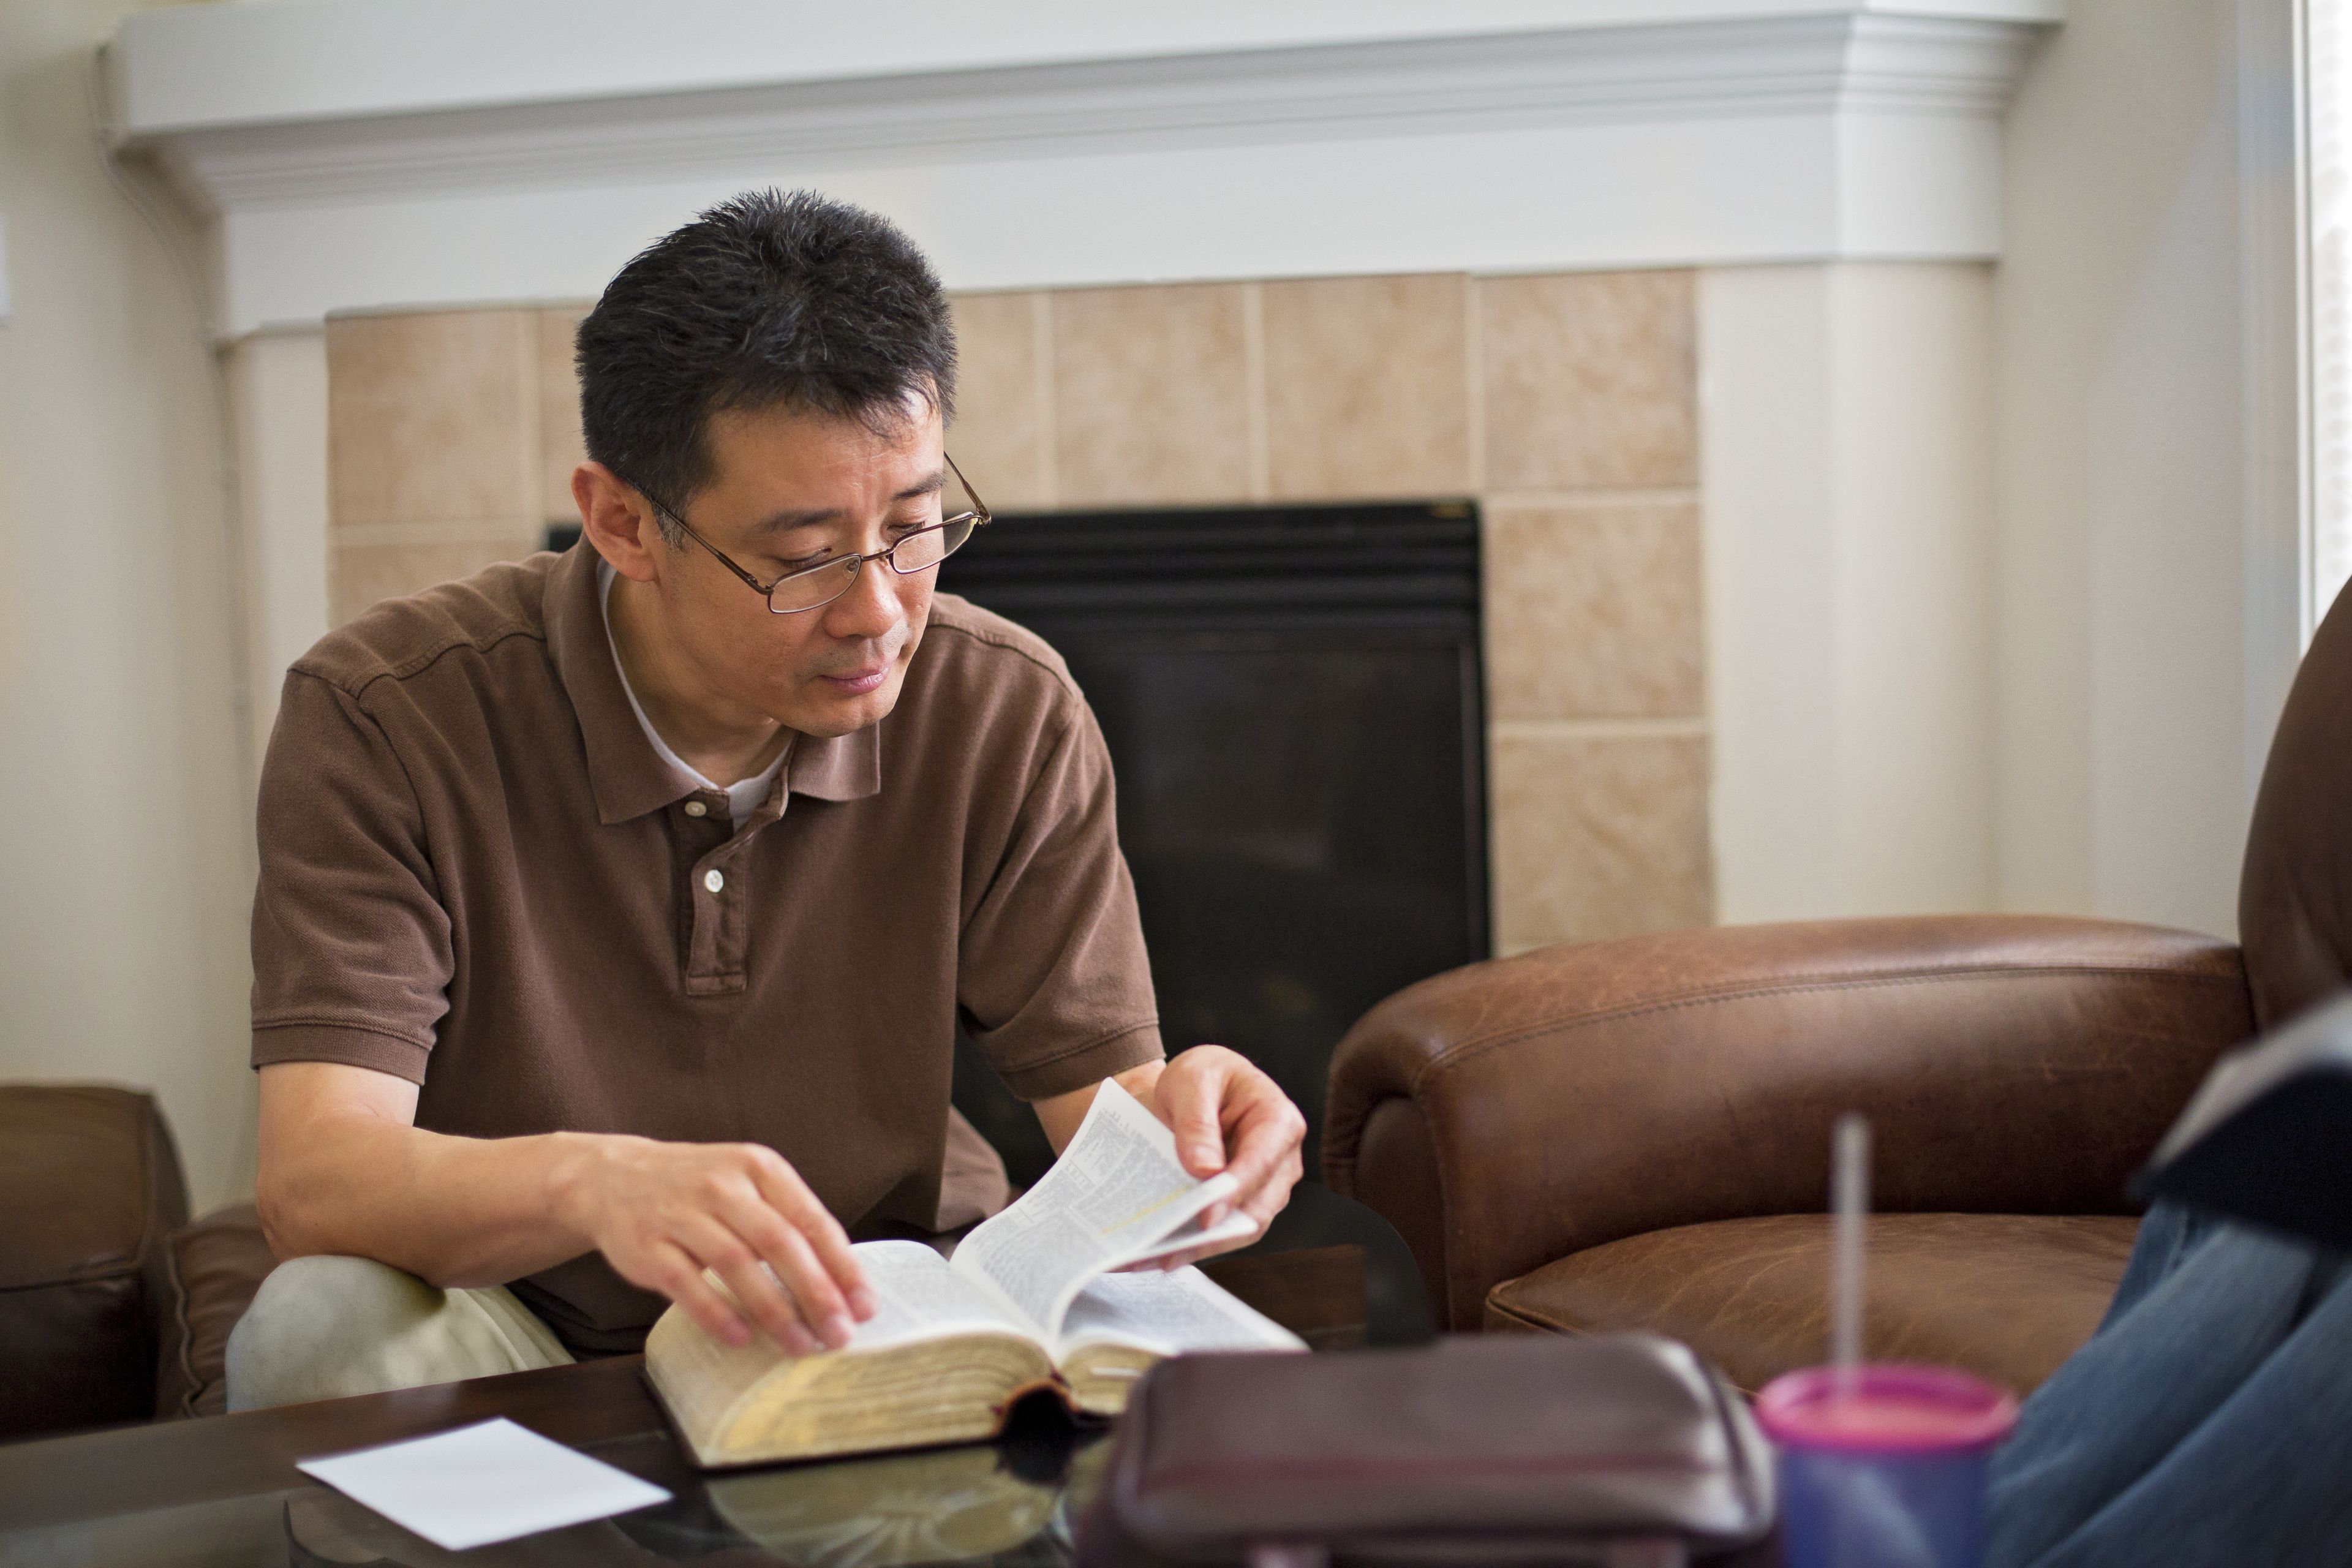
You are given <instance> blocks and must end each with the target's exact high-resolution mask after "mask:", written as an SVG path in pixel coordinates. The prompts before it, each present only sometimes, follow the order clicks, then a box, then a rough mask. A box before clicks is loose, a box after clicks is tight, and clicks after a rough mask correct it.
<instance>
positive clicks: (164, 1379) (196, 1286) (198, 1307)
mask: <svg viewBox="0 0 2352 1568" xmlns="http://www.w3.org/2000/svg"><path fill="white" fill-rule="evenodd" d="M164 1261H165V1264H166V1274H167V1279H168V1290H167V1294H168V1296H169V1300H167V1301H166V1302H165V1303H164V1310H163V1315H162V1322H161V1324H160V1330H161V1334H160V1337H161V1341H162V1342H161V1343H160V1344H159V1345H158V1347H157V1352H156V1366H155V1414H156V1415H157V1416H158V1417H159V1418H161V1419H164V1420H169V1419H172V1418H173V1417H175V1416H183V1415H219V1414H220V1413H221V1412H222V1411H224V1410H226V1409H227V1408H228V1370H227V1369H228V1336H229V1331H231V1330H233V1329H235V1328H236V1321H237V1320H238V1319H239V1318H242V1317H244V1316H245V1310H246V1308H247V1307H249V1306H251V1305H252V1304H253V1298H254V1293H255V1292H256V1291H257V1290H259V1289H261V1282H262V1280H263V1279H267V1278H268V1275H269V1271H270V1270H271V1269H272V1268H276V1267H277V1266H278V1259H277V1258H275V1257H274V1256H272V1255H271V1253H270V1250H269V1243H268V1242H267V1241H265V1240H263V1239H262V1236H261V1216H260V1215H258V1214H257V1213H255V1212H254V1208H253V1205H251V1204H238V1205H235V1206H234V1207H231V1208H225V1209H215V1210H214V1211H213V1212H212V1213H211V1214H208V1215H205V1217H204V1218H202V1219H200V1220H198V1221H196V1222H195V1224H194V1225H190V1226H182V1227H181V1228H180V1229H178V1230H175V1231H173V1233H172V1237H171V1239H170V1241H169V1242H167V1243H166V1244H165V1247H164Z"/></svg>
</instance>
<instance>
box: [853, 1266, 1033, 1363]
mask: <svg viewBox="0 0 2352 1568" xmlns="http://www.w3.org/2000/svg"><path fill="white" fill-rule="evenodd" d="M850 1251H851V1252H853V1253H855V1254H856V1257H857V1261H858V1262H860V1263H862V1264H864V1265H865V1266H866V1284H868V1285H870V1286H872V1287H873V1289H874V1316H872V1317H871V1318H868V1319H867V1320H866V1321H864V1322H862V1323H859V1324H858V1325H857V1326H856V1332H855V1333H854V1334H853V1335H852V1336H851V1337H850V1341H849V1347H848V1348H849V1350H851V1351H868V1350H880V1349H882V1348H884V1347H885V1346H887V1345H898V1344H906V1343H908V1342H910V1341H914V1340H931V1339H942V1338H945V1337H947V1336H949V1335H951V1334H969V1333H982V1334H986V1333H997V1334H1005V1333H1009V1334H1018V1335H1020V1336H1021V1337H1022V1338H1023V1339H1025V1340H1034V1339H1036V1338H1037V1331H1036V1330H1034V1329H1033V1328H1031V1327H1030V1326H1029V1325H1028V1324H1027V1323H1025V1322H1024V1321H1022V1319H1021V1317H1020V1315H1019V1314H1018V1313H1017V1312H1015V1311H1013V1310H1012V1308H1011V1307H1010V1306H1009V1305H1008V1304H1007V1303H1006V1302H1004V1301H1003V1300H1001V1299H1000V1298H999V1297H998V1296H997V1295H996V1294H995V1292H993V1291H992V1290H990V1289H987V1288H986V1287H985V1285H984V1284H982V1282H980V1281H978V1280H974V1279H971V1278H970V1277H968V1276H966V1275H963V1274H960V1273H958V1272H957V1271H956V1270H955V1269H953V1268H950V1267H949V1266H948V1261H947V1259H946V1258H941V1257H940V1255H939V1254H938V1253H937V1252H934V1251H933V1250H931V1248H929V1247H926V1246H924V1245H923V1244H922V1243H921V1242H919V1241H865V1242H860V1243H858V1244H857V1245H856V1247H851V1248H850Z"/></svg>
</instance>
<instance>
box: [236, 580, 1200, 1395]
mask: <svg viewBox="0 0 2352 1568" xmlns="http://www.w3.org/2000/svg"><path fill="white" fill-rule="evenodd" d="M596 564H597V557H596V555H595V553H594V552H593V550H592V549H591V548H590V547H589V546H588V545H587V544H586V543H585V542H583V543H581V544H580V545H579V546H577V547H575V548H574V549H572V551H571V552H568V553H565V554H562V555H551V554H548V555H536V556H533V557H531V558H530V559H529V560H527V561H523V562H520V563H514V564H510V565H500V566H494V567H491V568H490V569H489V570H488V571H486V572H483V573H481V574H478V575H477V576H474V577H471V578H468V579H467V580H466V581H465V582H462V583H451V584H444V585H442V586H440V587H437V588H433V589H429V590H427V591H426V592H425V593H422V594H419V595H415V596H414V597H411V598H406V599H396V600H392V601H389V602H387V603H384V604H381V605H376V606H375V607H374V608H373V609H371V610H369V611H368V612H367V613H366V614H364V615H362V616H361V617H360V618H359V619H357V620H356V621H353V622H352V624H351V625H349V626H344V627H343V628H342V629H341V630H340V631H337V632H334V633H331V635H329V636H328V637H326V638H325V639H324V640H323V641H321V642H320V644H319V645H318V646H317V647H314V648H312V649H311V650H310V652H309V653H308V654H306V655H304V656H303V658H301V660H300V661H299V663H297V664H296V665H295V666H294V667H293V668H292V670H291V671H290V672H289V674H288V676H287V678H286V690H285V696H284V700H283V703H282V705H281V706H280V708H279V710H278V725H277V730H276V731H275V732H274V733H273V734H272V736H271V738H270V742H269V756H268V763H267V764H266V765H265V767H264V768H263V772H262V780H261V799H260V838H261V876H260V883H259V887H258V889H257V893H256V895H255V899H254V912H253V964H254V989H253V1061H254V1065H255V1066H256V1067H260V1066H263V1065H266V1064H268V1063H270V1062H285V1061H332V1062H347V1063H350V1064H352V1066H355V1067H363V1068H374V1069H375V1070H377V1071H380V1072H387V1073H393V1074H395V1075H397V1076H399V1077H401V1078H404V1079H409V1080H410V1081H411V1082H413V1083H415V1084H417V1085H419V1086H420V1092H419V1096H418V1100H417V1109H416V1124H417V1125H418V1126H420V1127H425V1128H429V1129H432V1130H434V1131H441V1132H450V1133H459V1134H464V1135H466V1136H469V1137H478V1138H501V1137H509V1136H514V1135H517V1134H521V1133H531V1132H546V1131H556V1130H559V1129H572V1130H577V1131H596V1132H634V1133H640V1134H643V1135H645V1136H646V1137H651V1138H662V1139H676V1140H690V1141H703V1142H708V1141H747V1142H761V1143H766V1144H768V1145H770V1146H771V1147H772V1148H774V1149H775V1150H776V1151H777V1152H779V1153H781V1154H782V1155H783V1156H784V1158H786V1159H787V1160H789V1161H791V1162H792V1163H793V1166H794V1168H795V1169H797V1170H798V1171H799V1172H800V1173H801V1175H802V1176H803V1178H804V1179H805V1180H806V1181H807V1182H808V1184H809V1185H810V1186H811V1187H812V1188H813V1189H814V1191H815V1193H816V1194H817V1196H818V1197H820V1198H821V1199H823V1200H824V1203H825V1205H827V1206H828V1207H829V1208H831V1209H832V1211H833V1212H834V1214H835V1215H838V1216H839V1217H840V1218H841V1220H842V1221H843V1223H844V1224H845V1225H847V1226H850V1227H851V1229H852V1230H853V1232H854V1233H855V1232H859V1231H864V1232H873V1231H876V1230H881V1229H886V1228H888V1227H890V1226H895V1225H912V1226H930V1225H932V1224H934V1223H935V1222H936V1221H937V1220H938V1218H939V1210H940V1178H941V1164H942V1160H943V1158H944V1154H945V1144H946V1129H947V1125H948V1086H949V1079H950V1067H951V1057H952V1051H953V1044H954V1036H955V1028H956V1024H957V1022H958V1020H959V1019H961V1021H962V1023H963V1024H964V1026H966V1028H967V1029H969V1030H970V1032H971V1036H972V1037H973V1038H974V1039H975V1040H977V1041H978V1042H979V1043H980V1045H981V1047H982V1049H983V1050H984V1051H985V1052H986V1053H987V1055H988V1058H989V1059H990V1060H991V1061H992V1063H993V1064H994V1065H995V1067H996V1069H997V1071H998V1072H999V1073H1001V1074H1002V1075H1003V1078H1004V1080H1005V1082H1006V1083H1007V1084H1008V1085H1009V1086H1010V1087H1011V1088H1012V1089H1013V1092H1014V1093H1016V1094H1018V1095H1020V1096H1022V1097H1023V1098H1024V1099H1027V1100H1040V1099H1044V1098H1045V1097H1046V1096H1049V1095H1055V1094H1060V1093H1063V1092H1065V1091H1066V1090H1069V1089H1078V1088H1083V1087H1084V1086H1086V1085H1087V1084H1090V1083H1094V1082H1096V1081H1097V1080H1099V1079H1102V1078H1104V1077H1106V1076H1108V1074H1111V1073H1114V1072H1118V1071H1120V1070H1121V1069H1123V1068H1130V1067H1134V1066H1136V1065H1138V1064H1139V1063H1142V1062H1146V1061H1150V1060H1152V1059H1154V1058H1157V1057H1158V1056H1159V1055H1160V1036H1159V1028H1158V1022H1157V1016H1156V1014H1155V1012H1154V1008H1153V1003H1152V994H1151V979H1150V970H1149V968H1148V966H1147V964H1146V962H1145V956H1144V949H1143V938H1142V931H1141V929H1140V927H1139V924H1138V921H1137V918H1136V910H1135V895H1134V889H1133V886H1132V884H1131V883H1130V882H1129V878H1128V871H1127V865H1126V862H1125V860H1124V859H1122V858H1121V857H1120V855H1119V851H1118V838H1117V833H1116V829H1115V822H1114V816H1113V807H1112V795H1111V774H1110V763H1109V759H1108V755H1107V754H1106V752H1105V751H1104V747H1103V741H1102V735H1101V732H1100V731H1099V730H1097V727H1096V725H1095V721H1094V716H1093V714H1092V713H1091V712H1089V711H1088V710H1087V705H1086V701H1085V700H1084V699H1083V698H1081V697H1080V696H1079V694H1078V691H1077V689H1076V687H1075V686H1073V685H1072V684H1071V681H1070V677H1069V672H1068V671H1067V669H1066V668H1064V666H1063V664H1062V661H1061V659H1060V658H1057V657H1056V656H1055V653H1054V652H1053V650H1052V649H1051V648H1049V647H1046V646H1045V643H1043V642H1042V641H1040V640H1039V639H1038V638H1036V637H1033V636H1031V635H1030V634H1029V633H1027V632H1024V631H1023V630H1022V629H1021V628H1020V627H1018V626H1013V624H1012V623H1010V622H1008V621H1005V620H1003V619H1001V618H999V617H998V616H992V615H991V614H989V613H988V612H987V611H985V610H982V609H979V608H977V607H976V606H974V605H970V604H967V603H965V602H964V601H963V600H961V599H959V598H957V597H955V596H954V595H946V594H942V595H938V596H937V597H936V598H935V600H934V601H933V604H932V608H931V616H930V623H929V627H928V629H927V630H926V631H925V633H924V636H923V640H922V644H921V646H920V647H919V649H918V650H917V652H916V654H915V657H914V659H913V661H912V664H911V667H910V668H909V669H908V673H907V678H906V681H905V684H904V687H903V688H902V690H901V694H900V696H899V699H898V707H897V709H896V710H894V711H893V712H892V713H891V714H890V716H889V717H888V718H887V719H885V720H884V721H882V722H881V723H879V724H877V725H874V726H872V727H870V728H867V729H865V730H861V731H857V732H856V733H855V734H851V735H845V736H842V737H840V738H838V739H834V740H821V739H816V738H814V737H811V736H806V735H795V736H793V739H792V742H791V750H790V752H788V754H787V758H786V761H785V763H784V768H783V772H782V774H781V775H779V777H778V779H777V783H776V786H775V788H774V789H773V791H772V793H771V794H770V795H769V796H768V799H767V802H766V804H765V805H762V806H761V807H760V809H759V810H758V811H757V812H756V813H755V814H753V816H751V819H750V820H749V821H748V822H746V823H745V825H744V826H743V827H742V829H741V830H740V832H736V831H732V830H731V829H730V822H729V817H728V803H727V796H726V795H725V794H724V793H723V792H720V791H714V790H707V789H699V788H698V787H697V786H696V785H695V784H694V783H693V781H691V780H690V779H688V778H687V777H686V776H685V775H684V774H683V773H679V772H677V770H676V769H674V768H672V767H671V766H670V765H669V764H668V763H665V762H663V761H662V760H661V758H660V756H659V755H658V754H657V753H656V752H655V751H654V749H653V746H652V743H651V742H649V741H648V740H647V738H646V733H645V731H644V730H643V728H642V727H641V726H640V725H639V724H638V722H637V720H636V716H635V713H634V712H633V711H632V710H631V709H630V705H629V699H628V695H627V693H626V691H625V689H624V688H623V686H622V684H621V679H620V673H619V670H618V669H617V668H616V667H615V665H614V659H613V654H612V649H611V645H610V643H609V642H608V640H607V637H606V634H605V630H604V612H603V608H602V605H601V604H600V603H599V596H598V594H597V583H596ZM515 1289H516V1293H517V1294H518V1295H520V1296H521V1297H522V1299H523V1300H525V1301H527V1302H528V1303H529V1304H530V1306H531V1307H532V1309H533V1310H536V1311H538V1312H539V1313H540V1314H541V1316H542V1317H544V1318H546V1319H547V1320H548V1321H549V1322H550V1323H551V1325H552V1326H553V1327H554V1328H555V1330H556V1331H557V1332H558V1333H559V1334H561V1335H562V1337H563V1339H564V1340H565V1342H567V1343H569V1344H571V1345H572V1346H573V1348H574V1349H576V1350H583V1351H604V1350H614V1349H625V1348H631V1347H633V1346H634V1345H635V1343H637V1342H639V1341H640V1340H641V1339H642V1337H643V1333H644V1330H645V1328H646V1325H647V1324H649V1323H650V1322H651V1321H653V1319H654V1317H655V1316H656V1313H657V1312H658V1311H659V1310H660V1308H661V1305H662V1302H661V1300H660V1299H659V1298H658V1297H656V1296H653V1295H650V1294H648V1293H647V1292H645V1291H641V1290H638V1289H635V1287H633V1286H630V1285H629V1284H627V1283H626V1282H625V1281H624V1280H623V1279H621V1278H620V1277H619V1276H618V1275H616V1274H614V1272H613V1271H612V1269H611V1268H610V1267H609V1266H607V1265H606V1264H605V1262H604V1259H603V1258H601V1257H600V1256H598V1255H596V1254H593V1253H591V1254H588V1255H585V1256H583V1257H582V1258H574V1259H572V1261H570V1262H568V1263H564V1264H561V1265H559V1266H557V1267H556V1268H551V1269H547V1270H545V1271H543V1272H541V1273H540V1274H536V1275H533V1276H531V1277H530V1279H525V1280H521V1281H519V1282H517V1283H516V1285H515Z"/></svg>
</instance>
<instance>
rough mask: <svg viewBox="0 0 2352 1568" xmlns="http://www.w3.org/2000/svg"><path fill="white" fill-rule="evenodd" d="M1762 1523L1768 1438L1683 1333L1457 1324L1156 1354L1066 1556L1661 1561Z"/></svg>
mask: <svg viewBox="0 0 2352 1568" xmlns="http://www.w3.org/2000/svg"><path fill="white" fill-rule="evenodd" d="M1771 1526H1772V1467H1771V1458H1770V1450H1769V1447H1768V1446H1767V1445H1766V1443H1765V1441H1764V1439H1763V1437H1762V1436H1761V1435H1760V1434H1759V1432H1758V1431H1757V1429H1756V1426H1755V1424H1754V1422H1753V1421H1752V1420H1751V1419H1750V1417H1749V1416H1748V1411H1747V1407H1746V1406H1745V1405H1743V1404H1742V1403H1741V1402H1740V1400H1739V1397H1738V1394H1734V1393H1733V1392H1732V1391H1731V1389H1730V1388H1729V1387H1728V1386H1727V1385H1726V1384H1724V1382H1723V1380H1722V1379H1720V1378H1719V1377H1717V1376H1716V1375H1715V1374H1714V1373H1712V1372H1711V1371H1709V1370H1708V1369H1707V1368H1706V1366H1705V1365H1704V1364H1703V1363H1701V1362H1700V1361H1699V1360H1698V1358H1697V1357H1696V1356H1695V1355H1693V1354H1692V1353H1691V1352H1689V1351H1688V1350H1687V1349H1686V1348H1685V1347H1684V1346H1682V1345H1679V1344H1676V1343H1675V1342H1673V1341H1671V1340H1665V1339H1660V1338H1657V1337H1655V1336H1654V1335H1648V1334H1617V1335H1606V1336H1600V1337H1596V1338H1591V1339H1581V1340H1558V1339H1540V1340H1538V1339H1528V1340H1520V1339H1484V1340H1473V1339H1459V1340H1446V1341H1441V1342H1439V1343H1437V1344H1436V1345H1434V1346H1431V1347H1428V1348H1425V1349H1421V1350H1411V1351H1381V1352H1364V1353H1360V1354H1352V1355H1317V1356H1286V1355H1271V1354H1257V1355H1198V1356H1183V1357H1179V1358H1177V1359H1175V1360H1172V1361H1169V1362H1164V1363H1161V1364H1160V1366H1158V1367H1156V1368H1154V1369H1153V1370H1152V1372H1151V1373H1150V1376H1149V1377H1147V1378H1146V1379H1145V1380H1144V1382H1143V1383H1142V1384H1141V1385H1140V1386H1139V1388H1138V1389H1137V1391H1136V1393H1135V1394H1134V1396H1133V1397H1132V1398H1131V1399H1130V1400H1129V1404H1128V1407H1127V1414H1126V1415H1125V1416H1124V1417H1122V1418H1121V1421H1120V1425H1119V1432H1118V1438H1117V1439H1116V1441H1115V1443H1114V1445H1113V1448H1112V1452H1111V1458H1110V1462H1109V1474H1108V1477H1107V1478H1106V1479H1105V1481H1104V1483H1103V1488H1102V1490H1101V1491H1100V1492H1099V1493H1098V1494H1097V1497H1096V1499H1095V1501H1094V1504H1093V1506H1092V1507H1091V1508H1090V1509H1089V1510H1087V1514H1086V1517H1085V1518H1084V1520H1083V1521H1081V1523H1080V1525H1079V1530H1078V1541H1077V1546H1078V1562H1079V1564H1080V1568H1112V1565H1114V1564H1119V1565H1128V1564H1176V1563H1243V1562H1245V1561H1246V1562H1251V1563H1265V1562H1269V1561H1281V1562H1286V1563H1297V1562H1302V1561H1305V1562H1314V1561H1318V1560H1320V1559H1323V1558H1325V1557H1327V1556H1328V1558H1329V1559H1332V1560H1336V1561H1338V1562H1340V1563H1356V1562H1373V1561H1378V1562H1381V1563H1395V1562H1400V1561H1416V1560H1426V1561H1433V1562H1434V1561H1465V1560H1475V1561H1476V1562H1478V1563H1482V1564H1488V1565H1494V1564H1502V1563H1538V1562H1540V1563H1574V1562H1585V1561H1589V1562H1594V1563H1617V1562H1657V1563H1671V1562H1678V1561H1682V1560H1683V1559H1684V1556H1685V1553H1687V1554H1688V1555H1689V1556H1692V1557H1696V1558H1699V1559H1702V1560H1704V1559H1707V1558H1714V1557H1720V1556H1724V1555H1727V1554H1729V1553H1733V1552H1738V1551H1740V1550H1742V1549H1744V1548H1746V1547H1748V1546H1751V1545H1753V1544H1754V1543H1755V1542H1758V1541H1759V1540H1761V1539H1762V1538H1763V1537H1764V1536H1765V1535H1766V1534H1767V1533H1768V1532H1769V1531H1770V1529H1771Z"/></svg>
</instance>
